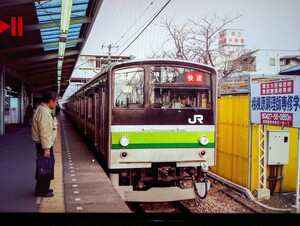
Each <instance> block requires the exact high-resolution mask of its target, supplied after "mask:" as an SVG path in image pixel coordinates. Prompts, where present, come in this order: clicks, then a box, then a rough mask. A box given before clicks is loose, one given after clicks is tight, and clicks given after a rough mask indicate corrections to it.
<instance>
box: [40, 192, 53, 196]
mask: <svg viewBox="0 0 300 226" xmlns="http://www.w3.org/2000/svg"><path fill="white" fill-rule="evenodd" d="M35 196H40V197H53V196H54V194H53V193H52V192H47V193H41V194H40V193H36V194H35Z"/></svg>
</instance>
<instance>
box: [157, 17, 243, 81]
mask: <svg viewBox="0 0 300 226" xmlns="http://www.w3.org/2000/svg"><path fill="white" fill-rule="evenodd" d="M242 15H243V14H237V15H236V16H234V17H229V16H224V17H223V18H221V17H218V16H217V15H216V14H214V15H213V16H211V17H210V16H207V15H206V16H201V17H198V18H197V19H195V20H192V19H189V20H188V22H186V23H184V24H182V25H181V26H180V25H176V24H175V23H173V19H171V20H170V21H168V20H167V19H166V20H165V21H163V22H162V26H164V27H165V28H166V29H167V31H168V34H169V35H168V37H167V39H166V41H165V44H166V43H170V42H172V43H173V45H172V49H171V50H166V49H164V50H162V51H161V57H164V58H165V57H168V58H182V59H184V60H191V61H196V62H199V63H203V64H208V65H211V66H213V67H216V68H217V69H218V71H221V72H222V74H223V76H224V77H228V76H229V75H230V74H231V73H232V72H234V71H235V70H236V69H237V68H238V64H236V63H231V64H229V62H231V61H232V60H233V59H234V57H237V56H238V55H239V54H240V53H235V54H233V53H232V52H226V51H224V49H219V48H218V35H219V32H220V31H221V30H223V29H224V28H225V26H226V25H228V24H229V23H231V22H233V21H234V20H236V19H238V18H240V17H241V16H242ZM165 44H164V45H165ZM236 52H238V50H237V51H236ZM239 52H241V51H240V50H239ZM229 66H230V67H229Z"/></svg>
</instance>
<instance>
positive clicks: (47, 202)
mask: <svg viewBox="0 0 300 226" xmlns="http://www.w3.org/2000/svg"><path fill="white" fill-rule="evenodd" d="M57 120H58V123H59V126H58V134H57V138H56V142H55V144H54V156H55V167H54V180H52V181H51V184H50V187H51V188H52V189H53V190H54V196H53V197H51V198H41V203H40V209H39V212H40V213H64V212H65V202H64V186H63V162H62V150H61V149H62V145H61V129H60V117H59V115H58V116H57Z"/></svg>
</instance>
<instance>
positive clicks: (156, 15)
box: [118, 0, 171, 56]
mask: <svg viewBox="0 0 300 226" xmlns="http://www.w3.org/2000/svg"><path fill="white" fill-rule="evenodd" d="M170 2H171V0H169V1H168V2H167V3H166V4H165V5H164V6H163V7H162V8H161V9H160V10H159V11H158V12H157V13H156V14H155V16H154V17H153V18H152V20H151V21H150V22H149V23H148V24H147V25H146V27H144V29H143V30H142V31H141V32H140V33H139V34H138V35H137V36H136V37H135V38H134V39H133V40H132V41H131V42H130V43H129V44H128V45H127V46H126V48H125V49H123V51H122V52H121V53H119V54H118V56H120V55H121V54H122V53H123V52H125V51H126V50H127V49H128V48H129V47H130V46H131V45H132V43H134V42H135V40H136V39H137V38H138V37H139V36H140V35H141V34H142V33H143V32H144V31H145V30H146V29H147V28H148V27H149V26H150V24H151V23H152V22H153V21H154V20H155V19H156V18H157V17H158V15H159V14H160V13H161V12H162V11H163V10H164V9H165V8H166V6H167V5H168V4H169V3H170Z"/></svg>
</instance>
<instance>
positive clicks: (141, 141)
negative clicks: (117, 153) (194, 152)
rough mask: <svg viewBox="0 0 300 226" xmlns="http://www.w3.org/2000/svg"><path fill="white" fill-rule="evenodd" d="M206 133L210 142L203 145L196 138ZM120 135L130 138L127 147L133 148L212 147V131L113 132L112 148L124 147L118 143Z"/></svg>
mask: <svg viewBox="0 0 300 226" xmlns="http://www.w3.org/2000/svg"><path fill="white" fill-rule="evenodd" d="M201 135H206V136H207V137H208V138H209V141H210V143H209V144H207V145H205V146H203V145H201V144H200V143H199V141H198V139H199V137H200V136H201ZM122 136H127V137H128V138H129V140H130V143H129V145H128V146H127V147H126V148H128V149H133V148H199V147H203V148H204V147H205V148H213V147H214V146H215V144H214V132H194V131H193V132H164V131H163V132H113V133H112V148H113V149H120V148H124V147H122V146H121V145H120V144H119V140H120V138H121V137H122Z"/></svg>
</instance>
